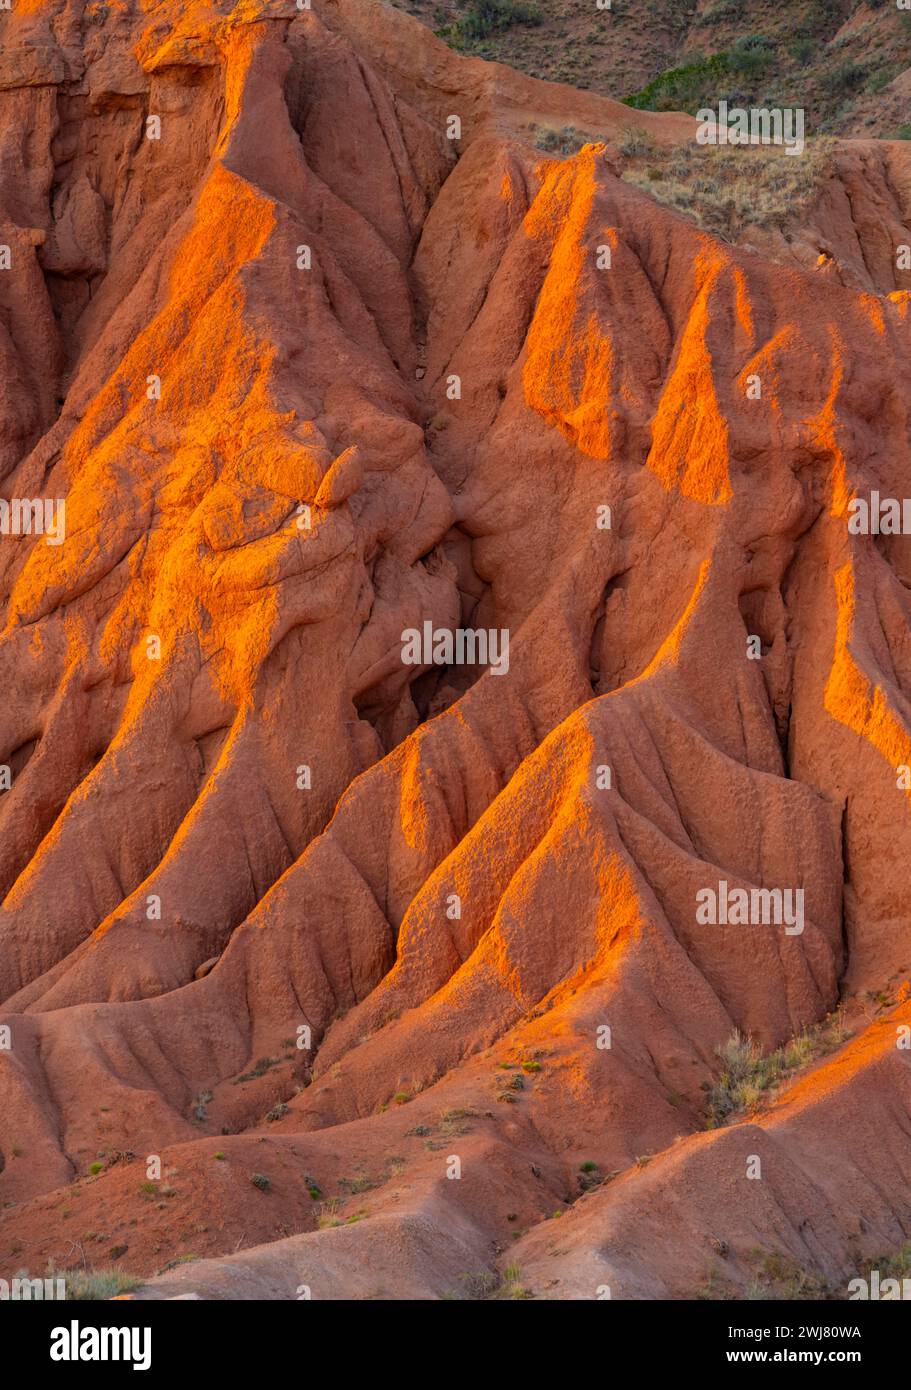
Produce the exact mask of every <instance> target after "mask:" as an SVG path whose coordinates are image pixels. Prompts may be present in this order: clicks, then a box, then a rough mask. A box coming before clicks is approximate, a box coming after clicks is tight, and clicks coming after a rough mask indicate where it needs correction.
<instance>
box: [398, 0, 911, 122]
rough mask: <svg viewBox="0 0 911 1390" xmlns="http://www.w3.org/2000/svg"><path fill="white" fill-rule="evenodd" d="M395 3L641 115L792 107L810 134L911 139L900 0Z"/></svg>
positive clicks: (907, 44)
mask: <svg viewBox="0 0 911 1390" xmlns="http://www.w3.org/2000/svg"><path fill="white" fill-rule="evenodd" d="M396 3H399V4H400V5H401V7H402V8H404V9H407V10H408V11H409V12H410V13H411V14H414V15H416V16H417V17H418V18H420V19H421V20H422V21H423V22H424V23H425V24H428V25H429V26H430V27H431V28H432V29H434V30H435V31H436V33H438V34H439V35H440V36H441V37H442V38H444V39H445V40H446V42H447V43H449V44H451V45H452V46H453V47H454V48H458V49H459V50H460V51H462V52H466V53H472V54H476V55H477V56H479V57H482V58H490V59H495V60H497V61H499V62H503V63H508V64H509V65H510V66H511V67H515V68H518V69H519V70H520V71H523V72H527V73H530V74H532V75H533V76H535V77H543V78H546V79H548V80H550V81H559V82H567V83H570V84H571V85H573V86H576V87H587V88H591V89H592V90H593V91H597V92H603V93H604V94H606V95H608V96H612V97H615V98H618V99H621V100H627V101H629V103H630V104H631V105H632V106H634V107H639V108H640V109H642V108H647V109H650V110H659V111H662V110H677V111H690V112H695V111H696V110H698V108H699V107H700V106H714V105H716V104H717V102H718V101H719V100H721V99H722V98H724V99H726V100H727V101H728V102H731V103H734V104H741V105H760V106H802V107H803V108H804V109H805V111H806V119H807V128H808V131H812V133H814V134H829V133H831V134H841V135H845V134H848V135H851V134H853V135H876V136H880V137H892V138H894V137H902V138H908V137H911V72H909V69H911V11H907V10H899V8H898V4H897V0H863V3H858V0H689V3H687V0H684V3H682V4H680V3H676V0H611V6H612V7H611V9H610V10H606V9H605V10H599V9H598V8H597V4H596V0H396ZM902 74H904V78H903V77H902ZM896 79H898V80H897V81H896Z"/></svg>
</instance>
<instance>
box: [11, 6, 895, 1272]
mask: <svg viewBox="0 0 911 1390" xmlns="http://www.w3.org/2000/svg"><path fill="white" fill-rule="evenodd" d="M0 15H2V18H0V26H2V33H0V41H2V57H0V368H2V370H0V475H2V482H0V603H2V632H0V690H2V696H3V697H2V712H0V785H2V787H3V790H2V791H0V892H2V907H0V1000H2V1003H0V1116H2V1125H0V1202H2V1203H3V1204H4V1205H3V1206H2V1208H0V1276H2V1277H10V1274H11V1273H12V1272H15V1271H18V1270H19V1269H21V1268H22V1266H23V1258H24V1257H23V1256H22V1254H21V1250H22V1248H23V1247H24V1246H27V1247H28V1250H29V1257H28V1258H29V1260H30V1261H31V1262H32V1264H34V1266H35V1268H34V1270H33V1271H32V1272H33V1273H38V1272H43V1268H44V1264H45V1263H46V1261H47V1259H48V1258H50V1255H51V1252H52V1250H53V1251H56V1252H57V1253H58V1254H59V1246H60V1231H61V1217H60V1215H59V1212H60V1208H61V1205H65V1206H66V1207H67V1209H68V1210H70V1211H71V1213H72V1215H71V1216H70V1217H69V1218H68V1224H67V1227H66V1234H67V1236H68V1237H70V1238H72V1239H76V1238H77V1230H78V1234H79V1238H80V1239H82V1240H83V1241H84V1239H85V1237H86V1233H87V1232H95V1233H99V1232H101V1233H103V1235H102V1236H101V1237H99V1241H98V1242H96V1246H97V1249H95V1248H93V1250H92V1257H91V1260H90V1263H94V1264H95V1265H98V1266H103V1265H110V1264H112V1263H113V1264H116V1265H117V1266H118V1267H119V1268H121V1269H122V1270H123V1271H124V1273H125V1274H132V1275H134V1276H136V1277H137V1279H138V1278H145V1277H147V1276H153V1275H155V1273H156V1271H158V1270H160V1269H161V1268H162V1267H163V1266H164V1265H165V1264H167V1263H169V1262H170V1261H171V1260H175V1259H178V1258H179V1257H180V1256H181V1255H182V1254H187V1253H192V1254H194V1255H196V1256H197V1257H199V1258H197V1260H196V1261H194V1262H193V1263H192V1264H184V1265H181V1266H180V1267H179V1268H177V1269H174V1270H172V1271H171V1272H169V1273H167V1274H165V1275H162V1276H161V1277H159V1278H154V1279H152V1281H151V1282H148V1283H145V1284H143V1285H142V1286H141V1287H140V1289H139V1290H138V1292H137V1294H136V1296H137V1297H158V1298H161V1297H173V1296H175V1295H177V1294H180V1293H188V1292H190V1293H193V1292H195V1293H198V1294H200V1295H201V1296H204V1297H219V1298H239V1297H244V1298H248V1297H269V1298H289V1297H295V1296H299V1295H298V1294H296V1292H295V1290H297V1289H298V1288H299V1286H300V1285H301V1283H302V1280H305V1282H306V1283H307V1286H308V1287H309V1288H311V1289H312V1293H313V1296H314V1297H325V1298H337V1297H342V1298H362V1297H374V1296H386V1297H394V1298H433V1297H441V1296H444V1295H450V1296H452V1295H456V1296H467V1295H465V1293H464V1290H465V1288H466V1286H467V1285H466V1282H465V1281H466V1280H467V1281H468V1285H470V1287H471V1288H472V1289H475V1290H477V1289H481V1290H482V1291H483V1290H487V1291H488V1292H489V1291H491V1290H494V1291H502V1290H503V1289H504V1288H505V1289H506V1290H507V1292H508V1290H509V1288H510V1280H511V1279H512V1276H510V1277H509V1278H508V1279H506V1282H505V1283H502V1282H501V1278H502V1275H501V1271H502V1269H504V1268H506V1266H507V1264H508V1265H509V1266H510V1267H512V1266H515V1265H518V1266H519V1268H520V1269H521V1271H522V1276H523V1287H525V1289H526V1291H527V1292H529V1293H531V1294H533V1295H534V1296H536V1297H541V1298H593V1297H597V1296H603V1295H598V1293H597V1292H596V1291H597V1290H598V1289H599V1288H604V1287H610V1288H611V1289H612V1290H613V1294H614V1296H615V1297H640V1298H641V1297H646V1298H647V1297H664V1296H673V1297H694V1296H696V1291H697V1290H698V1288H699V1287H700V1285H701V1282H703V1281H705V1279H706V1278H707V1277H708V1275H707V1270H708V1271H710V1272H711V1270H712V1269H713V1268H715V1269H716V1274H717V1277H718V1278H719V1279H721V1280H722V1282H723V1283H725V1284H726V1286H727V1287H729V1288H731V1289H733V1290H735V1291H736V1290H742V1289H743V1288H744V1287H746V1285H747V1284H748V1283H749V1282H750V1280H751V1278H753V1276H754V1274H755V1271H754V1270H753V1269H751V1266H750V1251H751V1250H754V1249H755V1247H756V1244H757V1240H756V1231H757V1230H765V1231H768V1248H769V1250H770V1251H774V1252H777V1253H779V1254H780V1255H781V1256H782V1257H783V1258H785V1259H787V1260H791V1261H793V1262H795V1263H796V1264H797V1265H799V1266H800V1267H801V1268H805V1269H808V1270H810V1271H811V1272H812V1274H813V1277H814V1278H818V1279H819V1280H821V1281H826V1282H827V1283H828V1284H829V1285H830V1286H832V1287H838V1286H839V1284H840V1283H844V1282H845V1281H846V1280H847V1279H848V1278H849V1277H850V1271H851V1270H852V1269H854V1267H855V1264H856V1261H857V1259H858V1258H862V1257H868V1256H869V1257H871V1258H875V1257H877V1256H878V1255H880V1254H881V1253H882V1252H883V1251H884V1250H885V1251H888V1250H889V1249H890V1248H892V1247H893V1246H894V1245H895V1244H897V1243H900V1241H901V1239H902V1238H903V1236H902V1232H903V1231H906V1230H907V1229H908V1223H909V1221H911V1189H909V1181H908V1174H909V1172H911V1163H909V1159H911V1143H909V1138H908V1130H907V1126H905V1128H904V1129H902V1127H901V1125H899V1124H898V1123H897V1122H896V1119H895V1114H896V1113H897V1111H901V1112H902V1113H906V1112H907V1108H908V1104H909V1102H911V1080H909V1072H908V1068H907V1061H906V1058H907V1055H908V1053H907V1051H906V1049H905V1047H904V1046H903V1045H902V1039H903V1037H904V1036H905V1034H903V1031H902V1030H903V1029H906V1028H907V1027H908V1025H909V1024H911V1007H909V1005H908V1004H906V1003H905V996H906V994H907V993H908V989H907V988H906V987H905V985H904V980H905V977H906V975H907V973H908V971H909V969H911V928H909V924H908V912H907V905H906V897H907V894H906V891H905V875H904V870H903V868H902V866H903V865H904V864H906V863H907V861H908V858H909V855H911V802H909V796H911V770H909V768H911V703H909V702H911V641H909V635H908V620H909V598H908V588H909V585H911V539H909V538H907V537H906V536H905V535H904V533H903V528H902V526H901V517H902V506H901V503H902V499H904V498H905V497H906V495H908V496H911V424H909V422H911V393H909V390H908V385H909V378H908V372H909V364H911V253H909V258H908V259H905V260H903V251H907V249H908V248H907V245H906V243H907V242H909V241H911V232H909V231H908V226H909V220H911V146H909V147H908V148H906V149H903V148H902V147H901V146H900V145H899V144H897V143H896V144H888V145H887V144H882V145H879V146H877V145H875V144H873V143H870V144H868V145H865V146H863V147H859V146H858V145H857V144H856V143H855V144H853V145H852V146H851V147H847V146H846V147H836V148H835V149H834V150H833V151H832V152H831V167H830V169H829V173H828V175H827V181H826V182H825V185H824V186H823V187H822V188H821V192H820V197H819V200H818V201H817V203H816V204H815V205H814V210H813V211H812V212H811V214H810V215H809V217H803V218H802V220H801V225H800V229H799V234H798V232H797V231H796V230H795V234H794V236H793V237H792V236H791V234H790V232H788V229H787V228H785V229H783V230H781V231H779V232H778V233H776V234H775V235H774V236H769V237H767V238H765V239H763V238H762V237H759V236H758V235H757V236H754V237H753V238H752V241H751V245H750V247H749V248H747V247H744V246H737V245H734V244H731V243H729V242H727V241H724V240H721V239H718V238H714V237H712V236H710V235H708V234H707V233H705V232H703V231H700V230H699V229H698V228H697V227H695V226H694V225H693V223H692V222H691V221H689V220H688V219H687V218H686V217H685V216H683V215H681V214H679V213H677V212H674V211H672V210H670V209H669V208H667V207H664V206H660V205H659V204H658V203H657V202H655V201H654V200H652V199H651V198H649V197H648V195H647V194H646V193H644V192H642V191H641V190H640V189H638V188H636V187H633V186H631V185H630V184H629V183H628V182H627V181H625V180H624V179H623V178H622V173H623V155H622V152H621V149H620V145H621V144H622V136H623V132H624V130H626V128H627V127H628V124H629V114H630V113H629V111H628V110H627V109H626V108H624V107H622V106H620V105H618V104H617V103H614V102H612V101H610V100H608V99H606V98H601V97H596V96H594V95H592V94H590V93H584V92H574V91H572V90H571V89H569V88H566V87H550V86H548V85H546V84H544V83H540V82H536V81H534V80H533V79H531V78H527V77H523V76H520V75H518V74H516V73H512V72H510V71H509V70H508V69H505V68H502V67H492V66H489V65H487V64H485V63H483V62H480V61H478V60H475V59H468V58H463V57H460V56H458V55H457V54H455V53H454V52H452V51H450V50H449V49H447V48H446V47H445V46H444V45H443V44H442V43H440V42H439V41H438V40H436V39H435V38H434V37H433V36H432V35H431V34H430V33H429V31H428V30H426V29H425V28H423V27H422V26H421V25H420V24H418V23H417V22H416V21H414V20H412V19H410V18H409V17H407V16H406V15H403V14H401V13H399V12H397V11H395V10H390V9H387V8H384V7H383V6H381V5H379V4H376V3H373V0H313V4H312V8H310V9H307V10H298V9H297V8H296V6H295V5H294V4H292V3H272V4H269V3H259V2H258V0H250V2H249V3H240V4H238V5H236V6H234V7H231V6H229V5H228V4H227V3H225V4H221V5H213V6H206V5H202V6H200V7H198V8H193V9H192V10H190V9H189V8H188V7H186V6H184V5H178V4H176V3H175V4H174V5H172V6H158V7H156V8H155V9H154V10H153V11H147V10H146V9H145V8H144V7H142V6H140V5H139V4H138V3H137V0H125V3H123V4H119V5H110V6H109V5H96V4H83V3H82V2H81V0H63V2H62V3H54V0H17V2H16V3H15V4H14V6H13V9H12V10H11V11H10V12H9V13H6V14H3V13H2V12H0ZM636 121H637V123H638V124H641V125H642V126H643V127H645V128H646V129H647V130H648V132H649V137H650V139H652V140H653V141H655V142H656V144H658V145H660V146H662V147H673V146H675V145H683V144H684V143H686V142H689V141H692V139H693V138H694V129H695V122H694V121H692V120H691V119H690V118H688V117H685V116H677V115H668V116H664V115H654V114H651V113H647V112H637V113H636ZM541 122H546V123H548V124H550V125H554V126H559V125H566V124H569V123H571V122H573V123H574V124H575V125H576V126H577V127H579V128H584V129H589V130H591V129H594V130H596V131H597V132H598V134H599V136H600V139H599V140H598V141H597V142H592V143H588V144H585V145H584V146H583V147H582V148H581V149H580V150H579V151H578V152H577V153H575V154H573V155H571V156H568V157H565V158H564V157H551V156H549V155H547V154H546V153H544V152H542V151H541V150H540V149H538V148H537V147H536V145H535V142H534V139H533V138H532V137H531V134H530V132H531V130H532V129H533V128H536V127H539V126H540V124H541ZM887 194H888V196H886V195H887ZM902 238H904V240H903V239H902ZM823 242H825V244H826V247H827V250H826V251H825V253H823V252H821V251H819V247H820V246H821V245H822V244H823ZM817 252H818V253H819V254H817ZM874 493H875V494H876V501H875V502H874V501H873V500H872V499H873V494H874ZM883 499H893V500H894V501H895V503H896V507H897V512H896V513H893V512H892V511H891V510H889V515H890V516H891V517H893V519H894V518H895V516H897V518H898V525H897V527H895V526H891V525H890V526H889V527H887V528H884V527H883V526H882V524H880V525H879V526H878V527H876V528H874V527H873V526H872V525H866V526H864V525H863V524H862V519H863V517H864V516H866V517H867V518H868V519H869V518H870V516H871V515H872V511H873V509H874V508H875V510H876V515H877V517H878V518H880V520H881V518H882V516H883V515H884V512H883ZM859 501H861V502H863V504H864V506H865V507H866V510H864V506H859V505H858V502H859ZM858 518H860V520H858ZM840 999H842V1000H843V1005H842V1010H841V1015H840V1017H839V1019H838V1021H837V1022H836V1023H833V1022H831V1021H829V1022H828V1023H826V1020H827V1018H828V1016H829V1015H830V1014H831V1012H832V1011H833V1010H834V1009H835V1008H836V1006H837V1005H838V1004H839V1000H840ZM735 1033H738V1034H740V1035H741V1036H742V1038H750V1039H752V1040H753V1042H752V1045H749V1044H746V1043H742V1044H740V1045H739V1051H738V1050H737V1048H738V1045H737V1044H736V1043H735V1044H734V1051H733V1052H731V1047H732V1043H731V1039H732V1035H733V1034H735ZM794 1038H800V1039H802V1041H800V1042H799V1043H798V1044H797V1045H795V1046H794V1047H792V1048H791V1049H790V1051H786V1052H783V1053H781V1054H779V1053H777V1052H776V1054H775V1056H776V1058H779V1060H780V1059H781V1058H784V1060H780V1066H779V1071H778V1072H776V1073H775V1078H776V1085H777V1090H775V1091H772V1090H770V1089H769V1090H768V1093H764V1092H763V1086H762V1085H754V1087H753V1091H752V1092H750V1091H749V1087H748V1086H745V1087H744V1088H743V1089H742V1090H741V1092H740V1093H738V1096H737V1097H735V1100H736V1104H733V1103H732V1104H731V1105H730V1106H727V1108H725V1105H724V1104H722V1100H723V1099H724V1097H723V1096H722V1097H721V1099H719V1096H720V1093H721V1092H722V1091H723V1089H724V1084H723V1083H721V1082H719V1075H720V1073H722V1072H723V1071H724V1067H725V1065H726V1064H725V1063H724V1062H723V1061H722V1060H720V1059H719V1055H718V1049H720V1048H722V1049H723V1048H727V1049H728V1052H727V1054H726V1055H727V1057H728V1060H729V1061H730V1058H731V1057H732V1056H734V1057H735V1060H737V1059H739V1062H740V1063H741V1064H742V1065H743V1067H745V1068H746V1071H747V1072H749V1071H750V1068H751V1067H752V1068H753V1071H754V1072H755V1073H756V1075H758V1074H759V1066H758V1062H757V1058H758V1057H759V1054H760V1050H764V1051H766V1052H768V1051H770V1050H774V1049H781V1048H786V1045H788V1044H789V1042H790V1040H792V1039H794ZM776 1065H778V1064H777V1063H776ZM730 1070H731V1068H730V1067H729V1071H730ZM767 1070H768V1069H767ZM766 1080H768V1077H767V1076H766ZM763 1085H765V1082H763ZM713 1088H714V1089H713ZM772 1096H774V1104H772V1103H770V1102H771V1098H772ZM722 1121H723V1122H724V1123H722ZM707 1130H709V1131H710V1132H706V1131H707ZM757 1159H758V1160H759V1161H760V1165H761V1166H762V1165H764V1167H762V1175H761V1176H762V1180H761V1181H751V1176H752V1174H751V1173H750V1172H749V1171H748V1168H749V1164H750V1163H751V1162H754V1160H757ZM754 1167H755V1163H754ZM254 1176H255V1177H257V1178H261V1179H263V1181H262V1182H256V1183H253V1182H252V1179H253V1177H254ZM609 1179H610V1180H609ZM251 1184H252V1185H251ZM556 1210H559V1211H561V1212H562V1213H563V1214H564V1218H565V1219H564V1220H563V1221H562V1222H561V1226H560V1232H559V1233H560V1241H559V1247H558V1248H557V1243H556V1241H555V1239H554V1235H553V1231H554V1228H553V1226H552V1225H551V1224H550V1223H549V1222H548V1221H547V1220H546V1218H552V1217H553V1214H554V1212H555V1211H556ZM137 1218H138V1219H137ZM351 1218H356V1220H353V1221H352V1220H351ZM808 1219H809V1220H810V1222H811V1224H812V1226H813V1229H814V1232H815V1237H814V1240H813V1241H812V1242H808V1241H807V1239H806V1226H807V1220H808ZM341 1227H344V1228H345V1229H344V1230H341V1229H340V1228H341ZM516 1236H518V1238H517V1239H515V1238H514V1237H516ZM121 1246H126V1247H127V1250H126V1253H123V1254H120V1255H118V1256H117V1257H116V1258H113V1259H112V1258H111V1257H110V1249H119V1248H120V1247H121ZM39 1264H40V1266H41V1270H40V1271H39ZM498 1271H500V1272H498ZM513 1282H514V1280H513ZM460 1291H461V1292H460Z"/></svg>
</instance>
